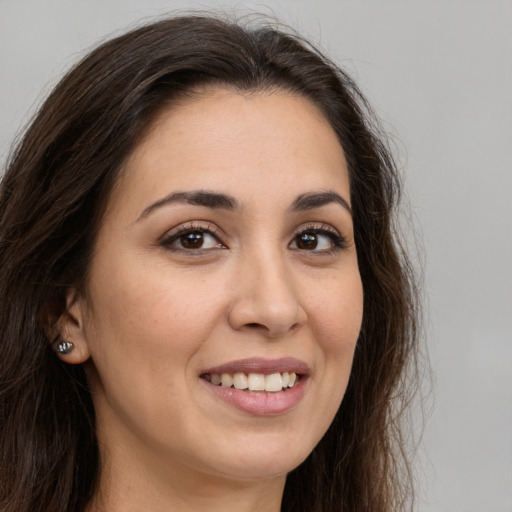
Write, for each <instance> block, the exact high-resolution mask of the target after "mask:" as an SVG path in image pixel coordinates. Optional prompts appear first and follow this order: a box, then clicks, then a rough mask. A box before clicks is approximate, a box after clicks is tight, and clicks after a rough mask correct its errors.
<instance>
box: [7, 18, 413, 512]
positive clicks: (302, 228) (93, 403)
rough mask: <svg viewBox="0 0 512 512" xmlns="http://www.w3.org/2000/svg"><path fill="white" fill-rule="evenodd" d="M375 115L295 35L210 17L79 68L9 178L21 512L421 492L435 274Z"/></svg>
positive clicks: (11, 486)
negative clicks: (421, 413) (402, 239)
mask: <svg viewBox="0 0 512 512" xmlns="http://www.w3.org/2000/svg"><path fill="white" fill-rule="evenodd" d="M370 124H371V117H370V116H369V113H368V107H367V105H366V103H365V101H364V99H363V98H362V96H361V95H360V93H359V92H358V90H357V88H356V86H355V85H354V84H353V83H352V82H351V80H350V79H349V78H348V77H347V76H346V75H345V74H344V73H343V72H342V71H340V70H339V69H337V68H336V67H335V66H334V65H333V64H332V63H331V62H330V61H328V60H327V59H326V58H325V57H323V56H322V55H320V54H319V53H318V52H317V51H315V50H314V49H312V48H311V47H310V46H309V45H308V44H307V43H305V42H304V41H301V40H300V39H299V38H298V37H297V36H294V35H289V34H285V33H283V32H280V31H278V30H276V29H275V28H273V27H256V28H244V27H241V26H240V25H237V24H234V23H230V22H226V21H223V20H220V19H216V18H214V17H210V16H190V17H179V18H174V19H166V20H163V21H160V22H157V23H154V24H151V25H148V26H144V27H141V28H139V29H137V30H134V31H132V32H129V33H127V34H125V35H123V36H121V37H118V38H116V39H114V40H111V41H109V42H106V43H104V44H103V45H101V46H99V47H98V48H96V49H95V50H94V51H93V52H92V53H91V54H90V55H88V56H87V57H86V58H85V59H84V60H83V61H82V62H81V63H79V64H78V65H77V66H76V67H75V68H74V69H73V70H71V71H70V72H69V73H68V74H67V75H66V76H65V77H64V79H63V80H62V81H61V82H60V84H59V85H58V86H57V87H56V88H55V90H54V91H53V93H52V94H51V95H50V97H49V98H48V99H47V101H46V102H45V104H44V105H43V106H42V108H41V109H40V111H39V113H38V115H37V116H36V118H35V120H34V122H33V123H32V125H31V127H30V128H29V129H28V131H27V133H26V135H25V137H24V139H23V140H22V141H21V143H20V144H19V147H18V148H17V149H16V151H15V152H14V153H13V155H12V158H11V160H10V163H9V165H8V168H7V171H6V173H5V177H4V179H3V182H2V188H1V195H0V237H1V238H0V240H1V253H0V269H1V270H0V272H1V278H0V290H1V295H0V297H1V304H2V306H1V317H0V318H1V324H2V326H3V329H2V334H1V336H2V339H1V346H2V352H3V359H2V363H1V390H0V392H1V400H0V404H1V411H2V412H1V418H2V435H1V441H0V443H1V453H2V463H1V469H0V471H1V473H2V474H1V482H2V484H1V491H0V492H1V502H0V503H1V510H2V511H14V510H16V511H17V512H20V511H31V512H34V511H45V512H47V511H52V512H53V511H68V510H73V511H75V510H76V511H101V510H108V511H117V510H123V511H129V510H145V511H153V510H182V511H188V510H204V509H208V510H221V509H222V510H226V509H228V508H229V507H233V508H235V507H236V508H237V509H238V510H244V511H245V510H247V511H252V510H265V511H270V512H272V511H277V510H286V511H288V510H290V511H291V510H294V511H297V510H299V511H300V510H302V511H308V512H310V511H342V510H343V511H348V510H350V511H362V510H372V511H390V510H394V511H395V510H401V509H405V507H407V506H408V505H407V504H408V503H409V501H410V500H409V498H410V488H409V481H410V477H409V476H408V473H407V471H406V469H407V467H408V466H407V461H406V458H405V457H404V453H405V447H404V446H403V444H401V440H402V437H401V435H400V430H399V428H398V419H399V413H400V410H401V404H402V403H404V401H406V400H407V399H408V395H407V389H408V388H407V387H406V384H405V381H404V379H403V376H404V372H405V371H406V370H407V369H408V368H409V367H410V363H411V361H414V355H415V350H416V336H415V314H416V310H415V301H414V287H413V281H412V279H411V273H410V270H409V267H408V265H407V260H406V258H405V256H404V254H403V253H402V251H401V246H400V244H399V241H398V240H397V239H396V235H395V231H394V229H393V224H392V216H391V214H392V212H393V211H394V208H395V205H396V200H397V197H398V181H397V176H396V172H395V168H394V164H393V161H392V159H391V157H390V155H389V153H388V152H387V150H386V148H385V146H384V145H383V144H382V142H381V141H380V140H379V139H378V138H377V137H376V135H375V134H374V133H373V132H372V130H371V129H370ZM404 468H405V469H404Z"/></svg>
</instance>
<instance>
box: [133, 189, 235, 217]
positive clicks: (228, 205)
mask: <svg viewBox="0 0 512 512" xmlns="http://www.w3.org/2000/svg"><path fill="white" fill-rule="evenodd" d="M172 203H188V204H194V205H197V206H205V207H206V208H221V209H224V210H236V209H237V208H239V204H238V202H237V200H236V199H235V198H234V197H231V196H228V195H226V194H219V193H217V192H209V191H207V190H194V191H191V192H173V193H172V194H169V195H168V196H165V197H163V198H162V199H159V200H158V201H156V202H154V203H153V204H151V205H149V206H148V207H147V208H146V209H145V210H144V211H143V212H142V213H141V214H140V215H139V217H138V219H137V222H139V221H141V220H143V219H145V218H146V217H147V216H148V215H149V214H151V213H152V212H153V211H155V210H156V209H157V208H161V207H162V206H167V205H168V204H172Z"/></svg>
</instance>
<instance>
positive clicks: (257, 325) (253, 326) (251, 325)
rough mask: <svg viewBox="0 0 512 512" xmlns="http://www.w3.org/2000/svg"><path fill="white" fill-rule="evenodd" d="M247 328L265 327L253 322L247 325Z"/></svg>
mask: <svg viewBox="0 0 512 512" xmlns="http://www.w3.org/2000/svg"><path fill="white" fill-rule="evenodd" d="M247 327H252V328H258V327H263V326H262V325H261V324H258V323H257V322H252V323H250V324H247Z"/></svg>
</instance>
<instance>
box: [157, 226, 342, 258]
mask: <svg viewBox="0 0 512 512" xmlns="http://www.w3.org/2000/svg"><path fill="white" fill-rule="evenodd" d="M194 233H200V234H201V235H204V234H207V235H210V236H212V237H213V238H214V239H215V240H216V241H217V245H216V246H215V248H216V249H227V246H226V245H225V244H224V242H223V241H222V238H223V235H222V233H221V232H220V230H219V229H218V228H216V227H215V226H213V225H211V224H208V225H207V226H204V225H202V224H196V223H191V224H184V225H182V226H178V227H176V228H174V229H172V230H170V231H168V232H167V233H166V234H165V235H164V236H163V237H162V238H161V240H160V242H159V243H160V245H161V246H163V247H164V248H166V249H168V250H171V251H179V252H185V253H188V254H201V253H204V252H206V251H209V250H212V249H214V248H213V247H212V248H207V249H203V248H202V247H200V248H186V247H174V246H173V244H175V243H176V242H178V241H180V238H181V237H183V236H184V235H187V234H194ZM305 234H311V235H321V236H326V237H328V238H329V240H330V243H331V244H332V246H331V247H330V248H329V249H326V250H325V249H322V250H320V251H315V250H314V249H313V250H308V249H301V248H299V247H295V248H292V250H296V251H301V252H304V253H311V254H315V253H316V254H318V255H320V254H332V253H335V252H337V251H340V250H343V249H345V248H347V246H348V244H347V241H346V239H345V237H343V236H342V235H340V234H339V233H338V231H337V230H335V229H334V228H332V227H331V226H329V225H326V224H308V225H305V226H301V228H300V230H299V231H297V232H296V234H295V235H294V236H293V238H292V240H291V242H290V244H289V245H292V244H294V243H295V244H297V241H298V240H299V239H300V237H301V236H303V235H305ZM315 248H316V247H315Z"/></svg>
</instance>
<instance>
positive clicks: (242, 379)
mask: <svg viewBox="0 0 512 512" xmlns="http://www.w3.org/2000/svg"><path fill="white" fill-rule="evenodd" d="M205 378H206V380H209V381H210V382H211V383H212V384H213V385H215V386H219V385H220V386H222V387H224V388H231V387H234V388H235V389H239V390H248V391H267V392H274V393H275V392H277V391H281V390H283V389H286V388H292V387H293V386H294V385H295V383H296V382H297V374H296V373H294V372H291V373H288V372H284V373H271V374H269V375H265V374H264V373H249V375H247V374H245V373H242V372H237V373H235V374H233V375H231V374H230V373H222V374H218V373H212V374H208V375H207V376H206V377H205Z"/></svg>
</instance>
